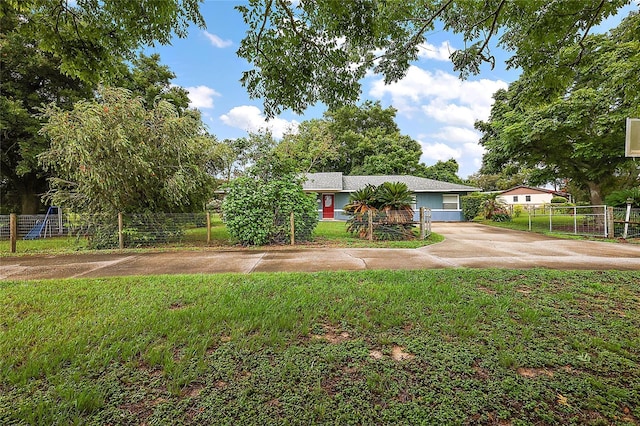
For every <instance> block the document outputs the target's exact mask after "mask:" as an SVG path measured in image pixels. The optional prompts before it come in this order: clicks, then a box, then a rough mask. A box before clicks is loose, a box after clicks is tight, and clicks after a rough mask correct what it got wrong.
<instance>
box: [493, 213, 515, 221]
mask: <svg viewBox="0 0 640 426" xmlns="http://www.w3.org/2000/svg"><path fill="white" fill-rule="evenodd" d="M491 220H492V221H494V222H511V216H510V215H509V213H494V214H493V215H492V216H491Z"/></svg>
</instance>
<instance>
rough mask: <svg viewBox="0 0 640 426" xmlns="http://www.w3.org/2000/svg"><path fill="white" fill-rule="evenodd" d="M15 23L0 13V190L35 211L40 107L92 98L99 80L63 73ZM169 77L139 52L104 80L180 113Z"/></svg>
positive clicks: (17, 207)
mask: <svg viewBox="0 0 640 426" xmlns="http://www.w3.org/2000/svg"><path fill="white" fill-rule="evenodd" d="M19 23H20V18H19V16H17V15H15V14H14V15H10V14H5V15H3V16H2V17H1V18H0V25H1V27H2V33H0V47H1V48H2V55H0V114H1V117H2V120H0V160H1V164H0V166H1V167H0V193H1V200H2V206H3V208H4V209H5V210H11V211H19V212H21V213H22V214H34V213H37V212H38V210H39V208H40V206H41V203H40V199H41V196H42V194H44V193H45V192H46V191H47V189H48V185H47V177H48V174H47V173H46V172H45V171H44V170H42V168H41V167H40V165H39V164H38V161H37V157H38V155H39V154H41V153H42V152H44V151H46V150H47V149H48V148H49V140H48V139H47V138H46V137H45V136H44V135H42V134H40V133H39V130H40V128H41V126H42V122H43V118H42V116H41V115H40V111H39V109H40V108H42V107H43V106H44V105H45V104H48V103H51V102H53V103H55V104H56V105H57V106H58V107H60V108H62V109H70V108H71V107H72V106H73V103H74V102H76V101H79V100H81V99H92V98H93V97H94V91H95V89H96V87H97V86H96V85H95V84H92V83H87V82H84V81H82V80H80V79H78V78H72V77H70V76H68V75H66V74H64V73H62V72H61V71H60V68H61V60H60V58H57V57H56V56H55V55H53V54H51V53H48V52H46V51H44V50H42V49H40V48H39V47H38V46H39V45H38V43H37V40H36V39H35V36H34V35H33V34H28V33H25V32H21V31H14V30H13V28H15V27H16V26H19ZM173 78H175V74H174V73H173V72H172V71H171V70H170V69H169V68H168V67H167V66H165V65H162V64H161V63H160V57H159V55H151V56H146V55H144V54H141V55H140V56H138V57H135V58H134V59H133V60H132V61H131V62H130V63H129V64H127V63H124V62H121V63H120V64H119V66H118V67H117V69H116V70H114V72H113V74H112V75H109V76H108V79H105V81H106V82H108V83H111V84H115V85H118V86H122V87H125V88H127V89H129V90H131V91H132V92H134V93H135V94H136V95H140V96H142V97H143V99H144V102H145V105H146V106H147V107H151V106H153V105H154V103H155V102H157V101H159V100H160V99H165V100H169V101H171V102H172V103H173V104H174V105H175V106H176V107H177V108H178V110H179V111H180V113H181V114H182V113H183V112H185V111H186V110H187V108H188V104H189V98H188V96H187V92H186V90H184V89H183V88H181V87H177V86H174V85H172V84H171V80H172V79H173Z"/></svg>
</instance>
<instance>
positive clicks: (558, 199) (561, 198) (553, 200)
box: [551, 195, 569, 204]
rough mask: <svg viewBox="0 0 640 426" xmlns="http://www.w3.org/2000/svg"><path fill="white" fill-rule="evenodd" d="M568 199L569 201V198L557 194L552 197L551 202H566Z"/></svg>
mask: <svg viewBox="0 0 640 426" xmlns="http://www.w3.org/2000/svg"><path fill="white" fill-rule="evenodd" d="M567 201H569V200H567V199H566V198H564V197H560V196H557V195H556V196H555V197H553V198H552V199H551V204H565V203H566V202H567Z"/></svg>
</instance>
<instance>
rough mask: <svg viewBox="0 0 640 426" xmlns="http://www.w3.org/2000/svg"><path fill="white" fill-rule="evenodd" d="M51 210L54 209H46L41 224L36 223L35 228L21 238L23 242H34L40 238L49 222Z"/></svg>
mask: <svg viewBox="0 0 640 426" xmlns="http://www.w3.org/2000/svg"><path fill="white" fill-rule="evenodd" d="M56 208H57V207H56ZM53 209H54V207H49V209H47V214H46V216H45V217H44V220H43V221H42V222H38V223H36V224H35V226H34V227H33V228H31V231H29V233H28V234H27V235H25V237H24V238H23V239H24V240H35V239H37V238H40V237H41V236H42V230H43V229H44V227H45V226H46V225H47V222H48V221H49V215H50V214H51V212H52V210H53Z"/></svg>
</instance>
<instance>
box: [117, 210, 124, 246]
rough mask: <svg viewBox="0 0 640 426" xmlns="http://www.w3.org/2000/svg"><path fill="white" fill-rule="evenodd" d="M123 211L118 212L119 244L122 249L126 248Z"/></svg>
mask: <svg viewBox="0 0 640 426" xmlns="http://www.w3.org/2000/svg"><path fill="white" fill-rule="evenodd" d="M122 228H123V226H122V212H118V246H119V247H120V250H122V249H123V248H124V234H123V233H122Z"/></svg>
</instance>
